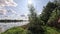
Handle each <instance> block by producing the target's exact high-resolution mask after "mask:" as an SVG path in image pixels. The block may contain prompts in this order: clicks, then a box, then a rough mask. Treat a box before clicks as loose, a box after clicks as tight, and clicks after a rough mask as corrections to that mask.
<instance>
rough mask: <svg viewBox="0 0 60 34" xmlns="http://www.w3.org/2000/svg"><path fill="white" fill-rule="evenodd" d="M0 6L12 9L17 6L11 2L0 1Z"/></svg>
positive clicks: (6, 0) (10, 0)
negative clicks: (11, 7)
mask: <svg viewBox="0 0 60 34" xmlns="http://www.w3.org/2000/svg"><path fill="white" fill-rule="evenodd" d="M0 6H13V7H16V6H17V4H16V3H15V2H14V1H13V0H0Z"/></svg>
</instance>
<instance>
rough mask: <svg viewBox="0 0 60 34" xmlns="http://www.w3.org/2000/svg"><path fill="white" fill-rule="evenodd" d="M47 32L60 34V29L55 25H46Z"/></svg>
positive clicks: (47, 33)
mask: <svg viewBox="0 0 60 34" xmlns="http://www.w3.org/2000/svg"><path fill="white" fill-rule="evenodd" d="M45 34H60V30H59V29H56V28H54V27H46V31H45Z"/></svg>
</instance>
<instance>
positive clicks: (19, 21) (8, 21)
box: [0, 20, 25, 22]
mask: <svg viewBox="0 0 60 34" xmlns="http://www.w3.org/2000/svg"><path fill="white" fill-rule="evenodd" d="M23 21H25V20H0V22H23Z"/></svg>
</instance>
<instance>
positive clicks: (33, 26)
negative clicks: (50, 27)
mask: <svg viewBox="0 0 60 34" xmlns="http://www.w3.org/2000/svg"><path fill="white" fill-rule="evenodd" d="M29 10H30V15H29V22H30V23H29V26H28V30H30V31H31V32H32V34H43V33H44V30H43V28H42V26H41V23H40V21H39V18H38V17H37V13H36V10H35V8H34V7H33V5H31V6H30V7H29Z"/></svg>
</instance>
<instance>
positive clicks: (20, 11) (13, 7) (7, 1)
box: [0, 0, 52, 18]
mask: <svg viewBox="0 0 60 34" xmlns="http://www.w3.org/2000/svg"><path fill="white" fill-rule="evenodd" d="M28 1H29V0H0V5H1V6H0V14H1V13H2V14H1V15H0V18H20V17H25V16H27V15H28V14H29V9H28V4H29V2H28ZM49 1H52V0H31V2H32V3H31V4H33V6H34V8H35V9H36V10H37V13H38V14H40V13H41V12H42V10H43V6H45V5H46V4H47V3H48V2H49ZM3 10H4V11H3ZM2 15H3V16H2Z"/></svg>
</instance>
